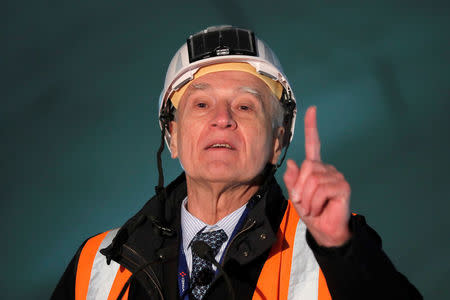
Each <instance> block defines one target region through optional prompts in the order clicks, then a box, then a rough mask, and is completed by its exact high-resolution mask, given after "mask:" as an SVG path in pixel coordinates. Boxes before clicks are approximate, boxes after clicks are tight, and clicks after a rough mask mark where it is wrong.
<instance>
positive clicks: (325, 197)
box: [284, 106, 351, 247]
mask: <svg viewBox="0 0 450 300" xmlns="http://www.w3.org/2000/svg"><path fill="white" fill-rule="evenodd" d="M305 154H306V158H305V160H304V161H303V163H302V165H301V167H300V168H298V166H297V164H296V163H295V162H294V161H293V160H288V161H287V169H286V173H285V174H284V182H285V184H286V187H287V189H288V192H289V197H290V199H291V201H292V204H293V205H294V207H295V209H296V211H297V213H298V214H299V215H300V218H301V219H302V220H303V222H304V223H305V224H306V226H307V227H308V230H309V232H310V233H311V234H312V236H313V237H314V239H315V240H316V242H317V243H318V244H319V245H321V246H325V247H338V246H341V245H343V244H344V243H345V242H346V241H348V240H349V239H350V237H351V233H350V230H349V219H350V185H349V184H348V182H347V181H346V180H345V178H344V176H343V175H342V174H341V173H339V172H338V171H337V170H336V168H335V167H333V166H332V165H327V164H324V163H323V162H322V161H321V159H320V140H319V133H318V130H317V118H316V107H315V106H313V107H309V108H308V109H307V111H306V114H305Z"/></svg>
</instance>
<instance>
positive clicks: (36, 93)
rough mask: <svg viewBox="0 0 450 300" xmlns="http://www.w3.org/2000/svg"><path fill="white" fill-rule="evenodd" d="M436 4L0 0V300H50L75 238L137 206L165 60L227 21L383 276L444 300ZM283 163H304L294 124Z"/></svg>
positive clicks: (444, 191)
mask: <svg viewBox="0 0 450 300" xmlns="http://www.w3.org/2000/svg"><path fill="white" fill-rule="evenodd" d="M448 3H449V2H448V1H427V2H426V3H425V1H387V0H384V1H381V0H380V1H372V2H370V3H369V2H368V1H339V2H338V1H336V2H335V1H291V2H289V1H267V0H260V1H236V0H228V1H158V2H152V1H112V0H110V1H103V0H92V1H6V2H2V5H1V9H0V22H1V32H0V45H1V47H0V76H1V81H0V87H1V88H0V99H1V106H0V107H1V108H0V170H1V172H0V199H1V210H0V220H1V236H2V247H1V250H0V251H1V252H0V255H1V258H2V272H1V275H0V276H1V277H0V290H1V294H2V296H1V298H4V299H47V298H49V296H50V294H51V291H52V290H53V288H54V287H55V285H56V283H57V281H58V278H59V277H60V276H61V274H62V273H63V270H64V268H65V266H66V265H67V263H68V262H69V261H70V259H71V257H72V255H73V254H74V253H75V251H76V249H77V248H78V246H79V245H80V244H81V243H82V241H83V240H85V239H86V238H88V237H89V236H91V235H93V234H95V233H98V232H101V231H104V230H107V229H110V228H113V227H117V226H120V225H121V224H122V223H123V222H124V221H126V220H127V219H128V218H129V217H130V216H132V215H133V214H134V213H135V212H136V211H137V210H138V209H139V208H140V207H141V206H142V205H143V204H144V203H145V202H146V200H147V199H148V198H150V196H151V195H152V194H153V191H154V186H155V185H156V183H157V169H156V159H155V155H156V150H157V147H158V143H159V127H158V125H157V117H156V115H157V99H158V96H159V93H160V90H161V88H162V84H163V79H164V74H165V69H166V67H167V65H168V63H169V60H170V58H171V56H172V55H173V54H174V52H175V51H176V49H178V47H179V46H180V45H181V44H182V43H183V41H184V40H185V38H186V37H187V36H188V35H189V34H190V33H194V32H197V31H199V30H201V29H203V28H205V27H207V26H210V25H214V24H233V25H240V26H247V27H249V28H252V29H253V30H255V31H256V33H257V34H258V36H260V37H261V38H262V39H264V40H265V41H267V42H268V43H269V45H270V46H271V47H272V48H273V50H274V51H275V52H276V53H277V54H278V57H279V58H280V60H281V62H282V64H283V65H284V68H285V73H286V74H287V76H288V77H289V79H290V81H291V84H292V85H293V87H294V91H295V93H296V95H297V98H299V99H301V100H302V102H303V104H304V105H305V106H308V105H313V104H314V105H317V106H318V118H319V132H320V136H321V141H322V149H323V151H322V155H323V159H324V160H325V161H326V162H328V163H332V164H334V165H335V166H336V167H337V168H338V169H339V170H341V171H342V172H343V173H344V174H345V176H346V177H347V179H348V180H349V182H350V184H351V186H352V204H351V205H352V210H353V211H354V212H357V213H359V214H363V215H365V216H366V217H367V220H368V222H369V224H371V225H372V226H373V227H374V228H375V229H376V230H377V231H378V233H379V234H380V235H381V236H382V237H383V242H384V249H385V251H386V252H387V253H388V254H389V256H390V258H391V259H392V261H393V262H394V264H395V265H396V267H397V268H398V269H399V270H400V271H401V272H403V273H404V274H405V275H406V276H407V277H408V278H409V279H410V281H411V282H412V283H413V284H415V285H416V286H417V287H418V289H419V290H420V291H421V292H422V294H423V295H424V296H425V298H427V299H449V298H450V291H449V287H448V284H447V282H448V278H449V277H450V260H449V253H450V239H449V236H450V235H449V233H450V230H449V225H450V221H449V216H448V211H449V208H450V204H449V184H448V182H449V171H448V170H449V167H450V159H449V156H448V153H449V144H450V140H449V127H450V121H449V118H448V116H449V111H450V102H449V100H450V89H449V78H450V76H449V75H450V68H449V62H450V56H449V48H450V47H449V29H450V26H449V25H450V21H449V20H450V19H449V13H450V7H449V6H450V5H449V4H448ZM288 157H290V158H293V159H295V160H296V161H297V162H301V161H302V159H303V158H304V149H303V125H302V117H301V116H299V118H298V122H297V125H296V135H295V138H294V141H293V143H292V146H291V148H290V149H289V153H288ZM164 169H165V174H166V182H168V180H171V179H173V178H174V177H175V176H176V175H177V174H178V173H179V172H180V167H179V164H178V162H176V161H171V160H170V158H169V156H168V155H167V152H165V154H164ZM283 172H284V167H282V168H281V170H279V171H278V177H279V178H280V179H281V176H282V174H283ZM380 288H382V287H380ZM386 292H387V293H388V291H386Z"/></svg>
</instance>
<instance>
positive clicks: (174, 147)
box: [169, 121, 178, 158]
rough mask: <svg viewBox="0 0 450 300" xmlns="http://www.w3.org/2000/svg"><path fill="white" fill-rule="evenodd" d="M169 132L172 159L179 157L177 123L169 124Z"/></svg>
mask: <svg viewBox="0 0 450 300" xmlns="http://www.w3.org/2000/svg"><path fill="white" fill-rule="evenodd" d="M169 132H170V143H169V148H170V154H171V157H172V158H177V157H178V144H177V133H178V127H177V122H175V121H171V122H170V124H169Z"/></svg>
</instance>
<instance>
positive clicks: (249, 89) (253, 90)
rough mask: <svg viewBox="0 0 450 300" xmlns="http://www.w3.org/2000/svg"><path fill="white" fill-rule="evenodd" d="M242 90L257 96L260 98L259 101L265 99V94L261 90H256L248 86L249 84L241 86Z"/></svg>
mask: <svg viewBox="0 0 450 300" xmlns="http://www.w3.org/2000/svg"><path fill="white" fill-rule="evenodd" d="M239 90H240V91H242V92H244V93H249V94H252V95H254V96H255V97H256V98H258V100H259V101H261V102H262V101H263V96H262V94H261V92H259V91H258V90H255V89H254V88H251V87H248V86H241V87H240V88H239Z"/></svg>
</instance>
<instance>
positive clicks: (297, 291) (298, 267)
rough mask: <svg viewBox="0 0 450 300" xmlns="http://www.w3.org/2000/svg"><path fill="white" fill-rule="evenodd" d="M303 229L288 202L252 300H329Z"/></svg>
mask: <svg viewBox="0 0 450 300" xmlns="http://www.w3.org/2000/svg"><path fill="white" fill-rule="evenodd" d="M305 233H306V226H305V224H304V223H303V222H302V221H301V220H300V218H299V216H298V214H297V212H296V211H295V208H294V207H293V206H292V203H291V202H290V201H289V202H288V206H287V208H286V212H285V214H284V217H283V220H282V221H281V224H280V228H279V230H278V232H277V242H276V243H275V244H274V245H273V246H272V249H271V251H270V254H269V258H268V259H267V261H266V262H265V264H264V266H263V268H262V270H261V274H260V275H259V278H258V283H257V284H256V289H255V293H254V294H253V300H263V299H279V300H294V299H302V300H304V299H305V300H316V299H317V300H329V299H331V296H330V293H329V291H328V287H327V283H326V281H325V277H324V276H323V273H322V271H321V270H320V268H319V265H318V263H317V261H316V258H315V257H314V254H313V253H312V251H311V249H310V248H309V246H308V244H307V242H306V238H305Z"/></svg>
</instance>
